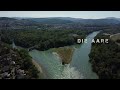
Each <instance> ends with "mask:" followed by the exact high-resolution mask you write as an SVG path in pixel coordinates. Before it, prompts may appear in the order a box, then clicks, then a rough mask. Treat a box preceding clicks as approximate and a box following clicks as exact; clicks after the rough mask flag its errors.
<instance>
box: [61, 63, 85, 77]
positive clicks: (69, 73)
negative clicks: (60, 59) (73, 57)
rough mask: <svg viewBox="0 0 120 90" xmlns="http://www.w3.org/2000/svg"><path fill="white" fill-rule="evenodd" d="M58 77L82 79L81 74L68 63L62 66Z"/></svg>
mask: <svg viewBox="0 0 120 90" xmlns="http://www.w3.org/2000/svg"><path fill="white" fill-rule="evenodd" d="M60 79H83V76H82V74H80V72H79V71H77V70H76V69H75V67H70V64H66V65H64V66H63V71H62V74H61V76H60Z"/></svg>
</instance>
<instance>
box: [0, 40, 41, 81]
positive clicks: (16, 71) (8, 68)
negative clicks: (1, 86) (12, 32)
mask: <svg viewBox="0 0 120 90" xmlns="http://www.w3.org/2000/svg"><path fill="white" fill-rule="evenodd" d="M38 74H39V71H38V70H37V68H36V67H35V66H34V65H33V63H32V58H31V57H30V56H29V54H28V52H27V51H25V50H24V49H21V50H17V49H13V48H11V47H10V46H9V45H8V44H5V43H3V42H0V78H1V79H37V78H39V75H38Z"/></svg>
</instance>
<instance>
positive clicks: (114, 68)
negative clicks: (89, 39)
mask: <svg viewBox="0 0 120 90" xmlns="http://www.w3.org/2000/svg"><path fill="white" fill-rule="evenodd" d="M95 38H100V39H105V38H107V39H109V43H108V44H103V43H102V44H92V49H91V53H90V54H89V57H90V62H91V63H92V68H93V71H94V72H96V73H97V74H98V76H99V78H100V79H120V46H119V45H117V44H116V43H115V42H114V41H112V40H111V39H110V37H109V35H103V34H99V35H97V36H96V37H95Z"/></svg>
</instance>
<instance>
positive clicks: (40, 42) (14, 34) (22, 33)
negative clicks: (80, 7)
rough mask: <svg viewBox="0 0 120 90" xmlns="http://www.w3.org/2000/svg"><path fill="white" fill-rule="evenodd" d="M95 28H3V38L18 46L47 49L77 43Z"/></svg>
mask: <svg viewBox="0 0 120 90" xmlns="http://www.w3.org/2000/svg"><path fill="white" fill-rule="evenodd" d="M93 31H94V30H1V40H2V41H3V42H5V43H9V44H12V42H13V41H14V43H15V44H16V45H18V46H21V47H25V48H30V49H38V50H47V49H49V48H54V47H62V46H67V45H73V44H76V43H77V38H85V37H86V35H88V34H89V33H91V32H93Z"/></svg>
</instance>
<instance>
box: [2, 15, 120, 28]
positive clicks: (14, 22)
mask: <svg viewBox="0 0 120 90" xmlns="http://www.w3.org/2000/svg"><path fill="white" fill-rule="evenodd" d="M40 24H54V25H55V24H58V25H59V24H62V25H65V24H79V25H93V26H94V25H102V26H105V25H120V18H114V17H108V18H103V19H82V18H71V17H49V18H29V17H23V18H22V17H13V18H8V17H0V27H5V26H8V27H11V26H12V27H13V26H38V25H40Z"/></svg>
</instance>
